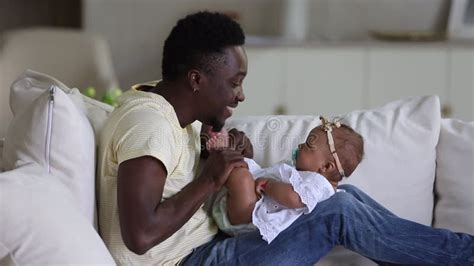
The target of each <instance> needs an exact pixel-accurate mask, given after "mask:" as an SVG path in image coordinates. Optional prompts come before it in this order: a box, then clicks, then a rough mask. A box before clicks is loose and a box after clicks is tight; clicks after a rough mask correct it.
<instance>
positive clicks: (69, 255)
mask: <svg viewBox="0 0 474 266" xmlns="http://www.w3.org/2000/svg"><path fill="white" fill-rule="evenodd" d="M0 217H1V219H0V265H73V264H74V265H113V264H114V261H113V260H112V257H111V256H110V253H109V252H108V250H107V248H106V247H105V245H104V243H103V242H102V239H101V238H100V237H99V235H98V234H97V233H96V232H95V230H94V228H93V227H92V225H91V224H90V222H89V221H87V219H86V218H85V217H84V216H83V215H82V214H81V213H80V212H79V211H78V210H77V207H76V204H75V199H74V198H73V197H71V193H70V192H69V189H68V188H67V187H65V186H64V184H63V183H61V182H59V181H58V179H57V178H56V177H55V176H52V175H51V174H48V173H46V172H44V168H43V167H42V166H39V165H36V164H32V163H30V164H26V165H22V166H20V167H19V168H17V169H15V170H13V171H8V172H3V173H1V174H0Z"/></svg>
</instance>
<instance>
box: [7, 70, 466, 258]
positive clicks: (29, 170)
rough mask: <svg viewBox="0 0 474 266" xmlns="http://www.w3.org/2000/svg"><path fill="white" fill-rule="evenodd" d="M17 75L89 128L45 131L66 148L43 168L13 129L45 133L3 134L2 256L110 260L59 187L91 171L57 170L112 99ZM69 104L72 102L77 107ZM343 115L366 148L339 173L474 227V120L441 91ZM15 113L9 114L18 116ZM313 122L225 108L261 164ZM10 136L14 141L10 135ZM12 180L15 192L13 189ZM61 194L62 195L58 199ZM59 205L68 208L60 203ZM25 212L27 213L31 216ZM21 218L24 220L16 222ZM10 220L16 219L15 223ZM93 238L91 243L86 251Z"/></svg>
mask: <svg viewBox="0 0 474 266" xmlns="http://www.w3.org/2000/svg"><path fill="white" fill-rule="evenodd" d="M22 79H29V81H30V82H29V83H28V84H30V85H28V86H29V87H28V86H26V85H24V84H26V83H24V82H23V83H22V82H17V83H16V84H17V85H16V92H15V95H16V96H17V97H12V99H13V100H15V99H16V101H17V102H18V101H19V102H22V103H23V105H24V106H27V107H28V108H27V109H28V110H29V109H32V108H36V106H38V105H41V101H39V100H38V99H40V98H41V97H42V95H44V94H45V93H47V90H48V88H50V84H54V85H55V86H56V87H57V88H58V89H59V90H61V93H59V95H63V92H65V93H64V95H66V96H67V97H63V96H57V97H56V98H57V101H62V102H63V105H61V103H57V106H58V108H59V107H61V106H62V107H61V108H65V109H61V110H60V112H61V113H65V112H66V111H68V112H72V111H71V110H68V109H70V108H72V109H74V110H75V111H74V112H75V113H74V114H75V115H79V116H80V113H82V114H83V117H86V118H87V121H88V123H89V124H88V125H83V127H85V128H86V130H84V132H85V133H81V134H87V135H88V136H83V138H77V137H75V138H74V139H72V140H71V141H62V142H61V146H60V147H54V145H58V144H57V143H56V142H54V139H55V138H54V137H56V138H68V137H69V136H72V135H73V134H74V133H73V132H70V131H71V129H68V128H67V127H66V128H62V129H61V130H62V131H61V132H60V134H58V135H53V138H52V141H51V142H50V143H49V147H50V150H51V151H54V150H55V149H57V150H58V151H61V152H65V155H64V154H63V155H61V156H63V157H64V156H65V158H63V157H61V160H64V161H61V160H59V159H57V160H52V161H51V162H49V165H50V166H51V167H52V170H51V171H49V173H47V172H45V171H44V169H45V166H44V164H45V162H44V161H42V159H38V156H37V157H35V156H34V155H35V154H45V153H44V152H45V150H44V149H46V148H47V147H45V146H41V147H39V146H35V145H23V146H21V145H19V144H18V143H24V142H23V141H21V140H19V138H33V139H38V138H40V139H41V138H43V137H44V136H43V135H41V136H36V137H35V135H34V134H33V136H31V134H30V135H29V136H28V135H27V134H23V133H22V132H21V128H20V129H19V131H17V132H19V133H18V134H15V135H14V136H15V137H14V139H15V141H13V142H12V140H11V137H10V139H9V138H8V137H7V139H6V140H5V143H4V145H3V146H4V152H3V161H4V167H5V168H6V169H5V170H8V172H4V173H1V174H0V215H2V218H4V217H5V218H6V219H2V221H0V264H2V265H3V263H5V264H7V265H8V264H15V263H17V264H18V265H25V264H38V265H39V264H44V263H49V264H52V263H61V264H75V263H99V264H113V262H112V259H111V256H110V254H109V253H108V252H107V250H106V249H105V248H104V245H103V243H102V241H100V238H98V235H97V233H96V231H95V230H94V219H93V217H92V218H91V217H88V218H87V219H83V218H81V219H80V222H77V221H78V219H77V216H78V214H81V215H82V214H84V212H83V211H82V209H81V208H80V202H81V197H87V195H86V194H81V193H78V194H77V195H79V196H78V197H77V198H71V199H69V198H68V197H64V196H63V195H64V193H63V192H64V191H72V190H74V189H77V187H78V186H80V185H81V183H83V181H84V180H89V179H90V178H91V177H90V173H88V172H87V173H86V172H82V171H80V170H79V171H78V170H73V171H74V172H75V173H79V175H78V176H79V177H78V178H76V179H71V178H69V179H68V178H67V177H66V178H65V177H64V172H67V171H71V169H77V167H85V166H86V165H89V166H91V165H92V166H95V161H94V159H93V158H95V157H94V154H93V152H92V153H91V154H90V158H92V159H91V160H87V158H85V159H84V158H82V159H77V160H76V161H71V160H68V158H67V156H68V152H71V153H74V152H75V151H74V149H72V148H71V147H77V145H89V146H90V145H91V141H92V142H93V141H94V135H97V132H99V131H100V129H101V127H102V125H103V122H104V121H105V119H106V117H107V114H108V113H109V112H110V111H111V110H112V108H111V107H108V106H106V105H103V104H101V103H98V102H95V101H93V100H91V99H89V98H85V97H83V96H82V95H80V94H79V93H78V92H77V91H75V90H71V89H69V88H67V87H66V85H64V84H62V83H60V82H59V81H57V80H55V79H53V78H51V77H48V76H45V75H43V74H40V73H34V72H27V73H26V74H25V75H24V76H23V77H22ZM20 81H21V79H20ZM21 84H23V85H21ZM21 86H23V87H21ZM24 92H28V93H26V94H25V93H24ZM25 95H26V96H25ZM18 97H19V99H18ZM25 97H27V98H28V99H25ZM68 99H69V100H68ZM18 108H19V109H22V108H20V107H18ZM76 109H77V110H79V112H76V111H77V110H76ZM64 110H66V111H64ZM18 112H19V113H22V112H20V111H18ZM25 112H26V111H25ZM36 113H37V112H36ZM325 115H330V114H325ZM16 116H17V115H15V118H16ZM341 117H342V119H343V122H345V123H347V124H349V125H351V126H352V127H354V128H355V129H356V131H358V132H359V133H361V134H362V136H363V137H364V139H365V151H366V154H365V157H364V159H363V161H362V163H361V165H359V167H358V168H357V169H356V171H355V172H354V174H353V175H352V176H351V177H350V178H349V179H347V180H345V181H344V182H345V183H351V184H355V185H356V186H358V187H359V188H361V189H362V190H363V191H365V192H366V193H368V194H369V195H371V196H372V197H374V198H375V199H376V200H377V201H379V202H380V203H381V204H383V205H384V206H386V207H387V208H388V209H390V210H391V211H392V212H394V213H396V214H398V215H400V216H401V217H404V218H406V219H410V220H413V221H416V222H419V223H423V224H426V225H432V226H434V227H440V228H448V229H451V230H455V231H463V232H468V233H471V234H474V171H473V170H474V169H473V167H474V166H473V165H474V164H473V162H474V123H473V122H463V121H457V120H450V119H441V117H440V104H439V99H438V97H436V96H427V97H417V98H410V99H404V100H400V101H396V102H392V103H389V104H387V105H385V106H383V107H380V108H376V109H373V110H362V111H354V112H351V113H349V114H345V115H341ZM63 119H64V120H61V119H58V120H55V121H56V123H66V122H64V121H65V120H67V117H65V118H63ZM13 121H14V122H13V123H14V124H15V123H20V122H21V121H23V120H21V119H20V122H19V121H18V119H14V120H13ZM61 121H63V122H61ZM0 122H2V121H0ZM23 122H24V121H23ZM23 122H22V127H27V126H30V128H36V127H37V126H38V125H36V124H37V123H39V122H38V121H37V120H34V119H32V120H30V121H29V122H28V123H23ZM318 123H319V119H318V117H316V116H264V117H237V118H233V119H231V120H229V121H228V123H227V126H228V127H236V128H238V129H240V130H243V131H245V132H246V133H247V134H248V135H249V137H250V139H251V140H252V143H253V145H254V150H255V160H256V161H257V162H259V163H260V164H262V165H264V166H267V165H270V164H272V163H275V162H278V161H281V160H283V159H288V158H289V157H290V156H291V151H292V149H294V148H295V147H296V144H298V143H300V142H302V141H303V140H304V139H305V137H306V134H307V133H308V132H309V130H310V129H311V128H312V127H313V126H315V125H317V124H318ZM28 124H32V125H28ZM39 126H41V125H39ZM76 126H77V125H76ZM13 127H15V125H13ZM17 130H18V127H17ZM68 130H69V131H68ZM74 130H75V131H77V129H74ZM7 136H8V135H7ZM10 136H11V135H10ZM74 136H76V135H74ZM9 141H10V142H12V143H17V144H11V143H9ZM72 142H74V143H72ZM92 145H94V144H93V143H92ZM16 149H18V150H21V151H18V150H16ZM35 149H36V150H35ZM50 155H51V156H52V157H51V158H53V157H54V156H56V155H55V154H53V153H51V154H50ZM7 157H8V158H7ZM40 157H41V156H40ZM15 159H16V161H15ZM18 160H20V161H18ZM61 162H64V164H62V163H61ZM80 169H81V168H80ZM38 177H41V178H38ZM45 178H46V179H48V180H49V182H52V183H57V184H58V185H57V188H56V189H55V191H44V187H45V185H44V183H42V182H41V180H44V179H45ZM92 178H93V177H92ZM19 180H28V182H27V183H28V184H29V185H28V186H26V185H24V184H23V185H22V184H21V182H20V183H18V182H19ZM51 186H53V187H54V186H56V185H51ZM91 186H93V184H92V185H91ZM35 188H38V189H35ZM90 189H94V188H93V187H92V188H90ZM12 190H14V191H16V193H11V191H12ZM42 191H44V193H45V196H44V197H45V198H44V199H43V200H45V202H47V203H48V205H39V204H37V202H36V201H34V199H32V197H30V196H28V195H35V196H39V195H41V194H42V193H41V192H42ZM74 191H75V190H74ZM69 194H71V193H69ZM84 195H85V196H84ZM54 199H57V200H56V201H55V200H54ZM24 200H27V201H28V202H30V203H31V206H34V211H31V210H30V211H28V210H27V211H25V212H18V211H17V210H18V208H25V204H22V203H21V202H23V201H24ZM82 200H88V199H84V198H82ZM59 203H61V204H62V205H61V206H56V205H57V204H59ZM64 209H67V210H68V211H67V212H65V213H62V211H63V210H64ZM51 210H57V216H55V217H51V213H54V212H51ZM71 210H72V212H73V213H74V214H73V213H71ZM15 213H16V214H15ZM18 213H21V215H20V214H18ZM32 215H34V216H35V217H33V218H32V217H31V216H32ZM82 216H83V217H86V216H85V215H82ZM48 217H49V219H50V220H48ZM25 219H26V221H27V222H22V221H25ZM45 219H46V221H51V224H54V227H55V228H50V227H48V229H47V230H48V232H50V234H39V233H38V232H42V231H43V230H45V229H44V228H43V227H44V226H46V225H47V224H48V223H44V221H45ZM71 219H74V221H72V220H71ZM40 221H43V222H40ZM2 223H3V224H2ZM14 224H17V225H18V226H17V227H15V228H13V225H14ZM19 228H20V229H21V228H26V229H25V230H23V231H21V232H24V235H22V237H23V238H21V237H20V238H19V237H18V236H17V234H15V232H16V231H17V230H19ZM78 234H80V235H78ZM12 239H13V240H12ZM43 243H49V244H48V245H47V248H42V247H43V246H44V245H43ZM51 243H52V244H51ZM55 244H56V245H59V246H61V249H62V250H69V251H70V250H73V252H64V254H59V253H57V252H54V251H52V250H53V249H52V248H54V246H55ZM42 245H43V246H42ZM91 247H94V250H95V251H94V252H92V251H91ZM32 251H34V252H32ZM31 254H34V256H33V255H31ZM371 263H372V262H371V261H369V260H367V259H365V258H363V257H361V256H358V255H356V254H353V253H351V252H349V251H347V250H343V249H342V248H335V250H334V251H333V252H331V253H330V254H329V255H328V256H326V257H324V258H323V259H322V260H320V261H319V262H318V265H370V264H371Z"/></svg>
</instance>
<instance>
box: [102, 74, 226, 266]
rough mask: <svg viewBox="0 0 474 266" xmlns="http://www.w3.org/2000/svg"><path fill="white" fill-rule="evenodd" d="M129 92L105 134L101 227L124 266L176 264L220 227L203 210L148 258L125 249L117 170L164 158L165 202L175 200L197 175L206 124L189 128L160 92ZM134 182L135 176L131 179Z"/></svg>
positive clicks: (105, 237) (147, 253) (114, 255)
mask: <svg viewBox="0 0 474 266" xmlns="http://www.w3.org/2000/svg"><path fill="white" fill-rule="evenodd" d="M155 84H156V83H148V84H139V85H136V86H134V87H132V89H131V90H129V91H127V92H125V93H124V94H123V95H122V96H121V98H120V99H119V105H118V107H117V108H116V109H115V110H114V111H113V112H112V114H111V115H110V117H109V119H108V120H107V123H106V125H105V127H104V129H103V131H102V133H101V137H100V148H99V169H98V171H99V184H98V185H99V192H100V198H99V210H98V211H99V228H100V233H101V235H102V238H103V239H104V241H105V243H106V245H107V247H108V248H109V250H110V252H111V253H112V256H113V257H114V259H115V260H116V262H117V263H118V264H121V265H137V264H141V265H153V264H155V265H168V264H169V265H173V264H176V263H178V262H179V261H180V260H181V259H182V258H184V257H185V256H186V255H188V254H190V253H191V252H192V249H193V248H196V247H198V246H200V245H201V244H204V243H206V242H208V241H210V240H211V239H212V238H213V236H214V235H215V234H216V232H217V228H216V226H215V225H214V223H213V222H212V221H211V220H210V218H209V217H208V216H207V215H206V212H205V211H204V210H203V208H199V209H198V211H197V212H196V213H195V214H194V215H193V216H192V217H191V219H190V220H189V221H188V222H186V223H185V224H184V225H183V227H181V229H179V230H178V231H177V232H176V233H174V234H173V235H172V236H170V237H169V238H168V239H166V240H165V241H163V242H162V243H160V244H159V245H157V246H155V247H153V248H151V249H150V250H149V251H148V252H146V253H145V254H143V255H136V254H135V253H133V252H131V251H130V250H128V248H127V247H126V246H125V244H124V242H123V240H122V236H121V233H120V223H119V216H118V208H117V171H118V166H119V164H120V163H122V162H124V161H126V160H129V159H132V158H137V157H141V156H152V157H155V158H157V159H158V160H160V161H161V162H162V163H163V165H164V166H165V168H166V171H167V173H168V176H167V178H166V182H165V187H164V190H163V198H162V201H165V200H166V199H168V198H170V197H171V196H173V195H174V194H176V193H177V192H178V191H180V190H181V189H182V188H183V187H184V186H186V185H187V184H188V183H189V182H191V181H192V180H193V179H194V177H195V176H196V171H197V166H198V162H199V156H200V139H199V133H200V129H201V123H199V122H194V123H192V124H190V125H188V126H187V127H185V128H182V127H181V126H180V124H179V121H178V118H177V116H176V112H175V111H174V108H173V106H172V105H171V104H170V103H168V102H167V101H166V100H165V99H164V98H163V97H161V96H160V95H158V94H155V93H150V92H144V91H140V90H137V88H138V87H139V86H154V85H155ZM129 178H133V176H130V177H129Z"/></svg>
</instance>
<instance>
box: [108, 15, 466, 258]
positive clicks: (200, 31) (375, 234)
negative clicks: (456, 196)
mask: <svg viewBox="0 0 474 266" xmlns="http://www.w3.org/2000/svg"><path fill="white" fill-rule="evenodd" d="M244 40H245V37H244V34H243V32H242V29H241V28H240V26H239V25H238V24H237V23H236V22H234V21H232V20H231V19H229V18H228V17H226V16H224V15H222V14H218V13H209V12H200V13H196V14H193V15H189V16H187V17H185V18H184V19H181V20H180V21H178V23H177V25H176V26H175V27H174V28H173V30H172V31H171V33H170V35H169V37H168V39H167V40H166V42H165V46H164V51H163V65H162V69H163V72H162V74H163V80H162V81H160V82H154V83H148V84H140V85H137V86H134V87H133V88H132V90H130V91H128V92H126V93H125V94H124V95H123V96H122V98H121V99H120V102H119V106H118V107H117V109H116V110H115V111H114V112H113V113H112V114H111V116H110V118H109V120H108V122H107V124H106V126H105V128H104V130H103V132H102V134H101V143H100V152H99V164H100V165H99V176H100V184H99V185H100V204H99V215H100V232H101V235H102V237H103V238H104V241H105V243H106V244H107V246H108V248H109V250H110V251H111V253H112V255H113V257H114V259H115V260H116V262H117V263H118V264H121V265H133V264H135V265H136V264H142V265H149V264H156V265H163V264H177V263H181V264H185V265H201V264H203V265H208V264H229V265H233V264H242V265H259V264H260V265H275V264H281V265H293V264H298V265H301V264H314V263H315V262H316V261H318V260H319V258H321V257H322V256H324V255H325V254H326V253H327V252H329V250H330V249H331V248H332V247H333V246H334V245H344V246H346V247H347V248H350V249H352V250H354V251H356V252H358V253H360V254H362V255H365V256H367V257H370V258H372V259H373V260H376V261H386V262H393V263H400V264H404V263H405V264H410V263H411V264H417V263H438V264H449V263H458V262H459V263H466V262H468V261H469V262H470V263H471V264H472V263H473V262H474V254H473V253H474V241H473V240H472V236H469V235H467V234H454V233H452V232H450V231H447V230H435V229H432V228H430V227H427V226H423V225H419V224H416V223H413V222H410V221H406V220H403V219H400V218H398V217H396V216H395V215H393V214H391V213H390V212H389V211H388V210H386V209H384V208H383V207H382V206H380V205H379V204H377V203H376V202H375V201H373V200H372V199H371V198H369V197H368V196H367V195H365V194H364V193H362V192H361V191H359V190H358V189H357V188H355V187H353V186H345V187H343V188H344V189H345V190H346V191H347V192H346V193H336V195H334V196H333V197H331V198H330V199H329V200H326V201H324V202H322V203H320V204H319V205H318V206H316V209H315V210H314V211H313V212H312V213H310V214H308V215H304V216H302V217H300V218H299V219H298V220H297V221H296V222H295V223H294V224H293V225H292V226H290V227H289V228H287V229H286V230H285V231H283V232H282V233H281V234H280V235H279V236H278V237H277V238H276V239H275V240H274V241H273V242H272V244H270V245H268V244H266V242H265V241H264V240H262V238H261V236H260V234H259V232H258V231H256V232H252V233H248V234H244V235H240V236H237V237H227V236H225V235H223V234H222V233H217V229H216V227H215V225H214V223H213V222H212V221H211V220H210V218H209V217H208V216H207V215H206V213H205V211H204V210H203V209H202V206H203V203H204V201H205V200H206V199H207V198H208V197H209V196H210V195H211V194H213V193H214V192H216V191H218V190H220V189H221V187H222V186H223V184H224V183H225V182H226V180H227V178H228V176H229V173H230V172H231V171H232V170H233V169H234V168H236V167H246V165H245V163H244V161H243V155H248V154H250V155H251V153H252V152H251V146H249V145H248V141H246V140H247V139H246V138H245V136H244V135H243V134H242V133H241V132H238V131H235V130H234V131H231V132H230V133H231V134H233V138H232V139H234V140H236V141H235V143H234V145H233V147H234V148H233V149H224V150H219V151H215V152H211V154H210V155H209V157H208V159H207V161H206V163H205V165H204V168H203V171H202V172H201V174H200V175H199V176H196V169H197V164H198V159H199V156H200V146H201V143H200V137H199V135H200V130H201V122H202V123H203V124H204V125H203V126H202V128H203V129H204V131H207V129H206V128H208V127H209V126H210V127H212V128H213V130H214V131H219V130H220V129H221V128H222V127H223V125H224V123H225V120H226V119H227V118H228V117H230V116H231V115H232V110H233V108H235V107H237V105H238V103H239V102H241V101H243V100H244V99H245V97H244V94H243V91H242V82H243V80H244V78H245V75H246V73H247V58H246V55H245V52H244V49H243V47H242V45H243V44H244ZM241 144H242V145H241ZM246 144H247V145H246ZM394 229H396V230H394ZM400 231H402V232H404V234H399V232H400Z"/></svg>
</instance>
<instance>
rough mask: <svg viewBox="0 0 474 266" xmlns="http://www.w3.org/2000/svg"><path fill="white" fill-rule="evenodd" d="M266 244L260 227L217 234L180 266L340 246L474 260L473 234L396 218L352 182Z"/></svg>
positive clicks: (413, 257)
mask: <svg viewBox="0 0 474 266" xmlns="http://www.w3.org/2000/svg"><path fill="white" fill-rule="evenodd" d="M339 188H341V189H344V190H346V192H339V193H336V194H335V195H334V196H332V197H331V198H329V199H328V200H326V201H323V202H321V203H318V205H317V206H316V208H315V209H314V210H313V212H312V213H310V214H307V215H302V216H301V217H300V218H298V220H296V221H295V222H294V223H293V224H292V225H291V226H290V227H289V228H287V229H286V230H285V231H283V232H281V233H280V235H278V237H277V238H276V239H275V240H273V242H271V244H267V243H266V242H265V241H264V240H262V238H261V236H260V234H259V232H258V231H255V232H252V233H247V234H243V235H239V236H236V237H227V236H225V235H224V234H222V233H221V234H218V235H217V236H216V237H215V238H214V239H213V240H212V241H211V242H209V243H207V244H204V245H202V246H200V247H198V248H196V249H195V250H194V251H193V252H192V253H191V254H190V255H189V256H187V257H186V258H185V259H184V260H183V262H182V264H183V265H313V264H314V263H316V262H317V261H318V260H319V259H320V258H321V257H323V256H324V255H326V254H327V253H328V252H329V251H330V250H331V249H332V248H333V247H334V246H336V245H342V246H344V247H346V248H348V249H350V250H353V251H355V252H357V253H359V254H361V255H362V256H365V257H367V258H370V259H372V260H373V261H375V262H377V263H382V264H385V263H386V264H418V265H420V264H438V265H473V264H474V237H473V236H471V235H468V234H462V233H453V232H451V231H449V230H445V229H435V228H432V227H429V226H425V225H421V224H418V223H415V222H411V221H408V220H404V219H402V218H399V217H397V216H396V215H394V214H393V213H391V212H390V211H388V210H387V209H385V208H384V207H383V206H381V205H380V204H378V203H377V202H375V201H374V200H373V199H371V198H370V197H369V196H368V195H366V194H365V193H363V192H362V191H360V190H359V189H357V188H356V187H354V186H352V185H341V186H339Z"/></svg>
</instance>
